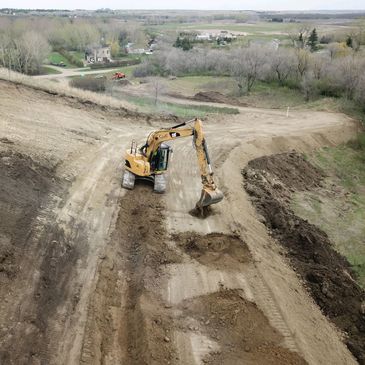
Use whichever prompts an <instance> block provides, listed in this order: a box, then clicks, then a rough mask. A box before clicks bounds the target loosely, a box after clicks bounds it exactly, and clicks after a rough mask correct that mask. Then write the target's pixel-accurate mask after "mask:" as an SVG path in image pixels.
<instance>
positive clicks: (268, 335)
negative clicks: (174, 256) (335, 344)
mask: <svg viewBox="0 0 365 365" xmlns="http://www.w3.org/2000/svg"><path fill="white" fill-rule="evenodd" d="M181 307H182V308H188V309H187V311H186V313H184V314H185V315H186V314H188V315H189V316H190V317H191V318H194V319H196V321H197V322H200V326H199V327H195V328H193V330H199V331H201V332H203V333H205V334H207V335H208V336H209V337H210V338H212V339H214V340H216V341H218V342H219V344H220V348H219V349H217V350H216V351H211V352H210V353H209V354H207V355H206V356H205V358H204V359H203V362H204V363H205V364H217V365H218V364H219V365H220V364H232V365H233V364H248V365H256V364H267V365H270V364H272V365H274V364H275V365H276V364H282V365H289V364H290V365H294V364H295V365H300V364H306V361H305V360H303V359H302V358H301V357H300V356H299V355H298V354H297V353H294V352H291V351H289V350H288V349H285V348H283V347H281V345H280V344H281V342H282V337H281V335H280V334H279V333H278V332H277V331H276V330H275V329H274V328H272V327H271V325H270V324H269V321H268V320H267V318H266V317H265V315H264V314H263V313H262V311H261V310H260V309H258V308H257V306H256V304H255V303H252V302H249V301H248V300H246V299H245V298H244V296H243V295H242V294H241V293H240V291H239V290H237V289H233V290H232V289H224V288H222V289H221V290H220V291H218V292H216V293H212V294H207V295H203V296H199V297H196V298H193V299H190V300H186V301H184V302H183V303H182V306H181ZM188 329H191V328H188Z"/></svg>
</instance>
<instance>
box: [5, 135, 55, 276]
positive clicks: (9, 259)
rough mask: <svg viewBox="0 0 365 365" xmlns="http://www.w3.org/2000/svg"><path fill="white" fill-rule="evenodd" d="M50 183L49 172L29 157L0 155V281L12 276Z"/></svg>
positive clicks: (8, 154) (7, 153)
mask: <svg viewBox="0 0 365 365" xmlns="http://www.w3.org/2000/svg"><path fill="white" fill-rule="evenodd" d="M7 143H8V142H7ZM53 181H54V175H53V172H52V171H51V170H50V169H48V168H46V167H44V166H41V165H39V164H38V163H37V162H35V161H34V160H32V159H31V158H30V157H29V156H25V155H23V154H20V153H17V152H12V151H0V232H1V233H0V274H3V275H0V277H2V278H3V277H4V276H5V277H8V278H11V277H14V276H15V275H16V272H17V270H18V266H19V263H18V262H17V257H18V259H19V256H21V249H22V248H23V247H24V246H25V245H26V239H27V237H28V236H29V229H30V225H31V222H32V221H33V219H34V218H35V217H36V215H37V213H38V210H39V208H40V207H41V205H42V202H43V199H44V198H45V196H46V195H47V194H48V192H49V190H50V188H51V184H52V183H53Z"/></svg>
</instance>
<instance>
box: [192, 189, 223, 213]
mask: <svg viewBox="0 0 365 365" xmlns="http://www.w3.org/2000/svg"><path fill="white" fill-rule="evenodd" d="M222 199H223V193H222V192H221V191H220V190H218V189H215V190H209V189H203V190H202V193H201V196H200V199H199V201H198V202H197V203H196V208H199V209H201V208H204V207H208V206H209V205H212V204H216V203H219V202H220V201H221V200H222Z"/></svg>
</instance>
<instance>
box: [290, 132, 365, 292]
mask: <svg viewBox="0 0 365 365" xmlns="http://www.w3.org/2000/svg"><path fill="white" fill-rule="evenodd" d="M308 158H309V160H310V161H311V162H312V163H313V164H315V165H316V166H318V167H319V168H321V169H322V170H323V171H324V173H325V175H326V176H327V177H326V179H325V184H324V187H322V188H320V189H318V190H316V191H311V192H304V193H299V194H296V196H295V199H294V203H293V209H294V210H295V212H296V213H297V214H298V215H299V216H301V217H302V218H305V219H308V221H309V222H311V223H313V224H315V225H317V226H319V227H320V228H321V229H323V230H324V231H325V232H326V233H327V234H328V236H329V237H330V239H331V241H332V242H333V244H334V246H335V248H336V249H337V250H338V251H339V252H340V253H341V254H342V255H344V256H346V257H347V259H348V260H349V262H350V263H351V265H352V266H353V269H354V271H355V272H356V273H357V275H358V282H359V284H360V285H361V286H362V287H363V288H365V134H364V133H363V134H362V135H360V136H359V139H358V140H357V141H356V142H352V143H348V144H346V145H342V146H339V147H328V148H323V149H321V150H319V151H317V152H316V153H314V154H313V155H312V156H309V157H308Z"/></svg>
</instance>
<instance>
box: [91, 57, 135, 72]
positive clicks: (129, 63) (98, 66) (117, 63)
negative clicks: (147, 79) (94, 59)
mask: <svg viewBox="0 0 365 365" xmlns="http://www.w3.org/2000/svg"><path fill="white" fill-rule="evenodd" d="M140 63H141V60H140V59H139V58H136V59H134V60H122V61H115V62H108V63H92V64H91V65H90V68H91V69H93V70H94V69H96V70H97V69H101V68H113V67H122V66H132V65H138V64H140Z"/></svg>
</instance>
